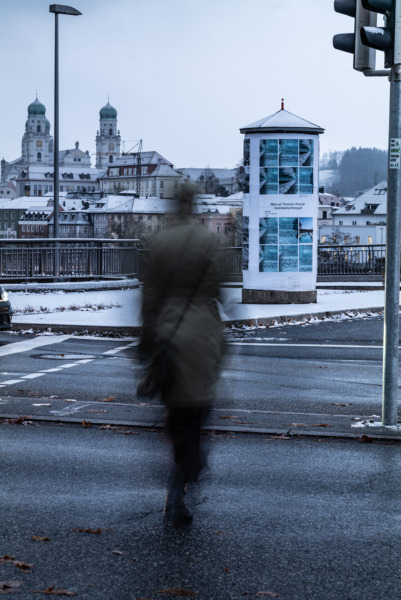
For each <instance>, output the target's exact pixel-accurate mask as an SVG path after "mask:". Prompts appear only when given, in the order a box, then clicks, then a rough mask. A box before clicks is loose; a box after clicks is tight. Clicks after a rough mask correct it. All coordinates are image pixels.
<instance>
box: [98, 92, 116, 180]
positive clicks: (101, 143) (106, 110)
mask: <svg viewBox="0 0 401 600" xmlns="http://www.w3.org/2000/svg"><path fill="white" fill-rule="evenodd" d="M99 116H100V119H99V131H98V132H97V135H96V167H97V168H98V169H105V168H107V167H108V166H109V165H111V164H112V163H113V162H114V160H115V159H116V158H117V157H118V156H120V154H121V148H120V146H121V137H120V132H119V131H117V111H116V109H115V108H114V107H113V106H111V104H110V103H109V102H107V104H106V106H103V108H101V109H100V112H99Z"/></svg>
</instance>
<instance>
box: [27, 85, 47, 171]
mask: <svg viewBox="0 0 401 600" xmlns="http://www.w3.org/2000/svg"><path fill="white" fill-rule="evenodd" d="M21 155H22V159H23V162H24V164H26V165H32V164H49V163H50V157H51V156H52V155H53V138H52V136H51V135H50V122H49V120H48V119H46V107H45V106H44V105H43V104H42V103H41V102H39V100H38V98H37V97H36V100H35V101H34V102H32V103H31V104H30V105H29V106H28V119H27V121H26V123H25V133H24V135H23V136H22V143H21Z"/></svg>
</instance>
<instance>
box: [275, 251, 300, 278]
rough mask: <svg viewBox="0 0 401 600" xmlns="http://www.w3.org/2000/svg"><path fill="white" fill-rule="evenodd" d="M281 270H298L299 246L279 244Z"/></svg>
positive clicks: (293, 271) (294, 271)
mask: <svg viewBox="0 0 401 600" xmlns="http://www.w3.org/2000/svg"><path fill="white" fill-rule="evenodd" d="M279 271H281V272H282V273H296V272H297V271H298V246H279Z"/></svg>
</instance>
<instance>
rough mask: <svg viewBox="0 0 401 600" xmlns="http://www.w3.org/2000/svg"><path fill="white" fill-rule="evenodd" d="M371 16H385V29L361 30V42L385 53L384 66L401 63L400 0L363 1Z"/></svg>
mask: <svg viewBox="0 0 401 600" xmlns="http://www.w3.org/2000/svg"><path fill="white" fill-rule="evenodd" d="M362 6H363V7H364V9H366V10H368V11H370V13H371V14H377V13H378V14H382V15H384V27H375V26H374V27H371V26H366V27H362V29H361V41H362V44H364V45H365V46H367V47H370V48H374V49H376V50H382V51H383V52H384V66H385V67H386V68H389V67H392V66H393V65H394V64H400V63H401V48H400V44H401V35H400V25H401V19H400V17H401V2H400V1H399V0H362Z"/></svg>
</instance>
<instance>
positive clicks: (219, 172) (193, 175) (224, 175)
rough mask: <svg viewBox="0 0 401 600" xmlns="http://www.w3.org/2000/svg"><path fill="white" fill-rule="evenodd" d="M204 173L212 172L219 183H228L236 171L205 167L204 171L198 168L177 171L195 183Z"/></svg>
mask: <svg viewBox="0 0 401 600" xmlns="http://www.w3.org/2000/svg"><path fill="white" fill-rule="evenodd" d="M205 170H206V171H212V173H213V175H215V177H217V179H219V180H220V181H221V182H224V181H227V180H228V181H229V180H231V179H233V178H234V177H235V174H236V169H212V168H211V167H206V168H205V169H200V168H183V169H177V171H180V173H182V174H183V175H185V177H189V179H192V181H197V180H198V179H199V177H200V176H201V175H202V174H203V173H204V172H205Z"/></svg>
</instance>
